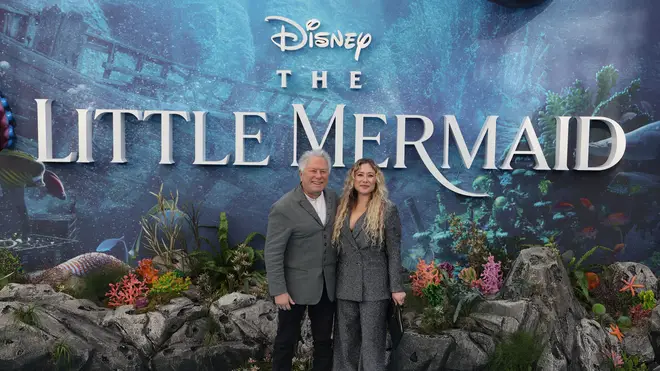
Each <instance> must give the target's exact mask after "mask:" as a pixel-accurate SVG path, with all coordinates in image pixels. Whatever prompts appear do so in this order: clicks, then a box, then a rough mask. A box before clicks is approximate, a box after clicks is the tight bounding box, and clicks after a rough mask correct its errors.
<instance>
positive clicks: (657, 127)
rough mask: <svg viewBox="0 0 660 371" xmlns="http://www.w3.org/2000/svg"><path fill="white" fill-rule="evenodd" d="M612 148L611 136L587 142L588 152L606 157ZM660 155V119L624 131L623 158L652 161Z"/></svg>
mask: <svg viewBox="0 0 660 371" xmlns="http://www.w3.org/2000/svg"><path fill="white" fill-rule="evenodd" d="M611 148H612V138H607V139H603V140H600V141H598V142H593V143H589V153H590V154H591V155H594V156H598V157H607V156H609V155H610V150H611ZM658 157H660V121H656V122H653V123H650V124H648V125H645V126H642V127H641V128H639V129H635V130H633V131H631V132H628V133H626V152H625V154H624V155H623V159H624V160H633V161H653V160H657V159H658Z"/></svg>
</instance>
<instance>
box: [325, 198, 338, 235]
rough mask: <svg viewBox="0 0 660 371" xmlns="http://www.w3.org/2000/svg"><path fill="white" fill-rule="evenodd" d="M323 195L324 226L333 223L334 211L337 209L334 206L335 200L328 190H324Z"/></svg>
mask: <svg viewBox="0 0 660 371" xmlns="http://www.w3.org/2000/svg"><path fill="white" fill-rule="evenodd" d="M323 197H324V198H325V227H330V226H332V225H333V224H334V223H332V222H333V221H334V218H335V213H336V212H337V209H336V207H335V200H334V198H333V197H332V196H331V195H330V192H327V191H324V192H323Z"/></svg>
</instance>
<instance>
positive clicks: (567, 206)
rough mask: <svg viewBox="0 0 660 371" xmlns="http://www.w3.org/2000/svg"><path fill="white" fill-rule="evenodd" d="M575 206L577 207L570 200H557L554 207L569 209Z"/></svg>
mask: <svg viewBox="0 0 660 371" xmlns="http://www.w3.org/2000/svg"><path fill="white" fill-rule="evenodd" d="M573 208H575V206H573V204H572V203H569V202H557V203H556V204H555V206H553V209H554V210H556V211H567V210H572V209H573Z"/></svg>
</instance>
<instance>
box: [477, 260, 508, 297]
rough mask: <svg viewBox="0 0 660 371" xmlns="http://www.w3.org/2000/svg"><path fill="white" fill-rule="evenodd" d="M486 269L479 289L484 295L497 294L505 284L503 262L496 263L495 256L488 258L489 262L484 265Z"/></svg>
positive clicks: (480, 280) (482, 274) (482, 273)
mask: <svg viewBox="0 0 660 371" xmlns="http://www.w3.org/2000/svg"><path fill="white" fill-rule="evenodd" d="M482 266H483V267H484V270H483V272H481V278H480V279H479V288H480V289H481V292H483V293H484V294H497V293H498V292H499V291H500V288H502V284H503V283H504V275H503V273H502V262H497V263H495V257H494V256H493V255H490V256H488V262H486V264H483V265H482Z"/></svg>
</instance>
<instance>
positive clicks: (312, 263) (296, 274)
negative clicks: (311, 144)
mask: <svg viewBox="0 0 660 371" xmlns="http://www.w3.org/2000/svg"><path fill="white" fill-rule="evenodd" d="M298 167H299V175H300V184H299V185H298V186H297V187H296V188H295V189H294V190H292V191H290V192H288V193H287V194H285V195H284V196H282V198H280V199H279V200H278V201H277V202H275V203H274V204H273V206H272V208H271V210H270V214H269V215H268V230H267V232H266V246H265V259H266V277H267V279H268V289H269V292H270V295H271V296H273V297H274V298H275V305H276V306H277V307H278V309H279V310H278V326H277V336H276V337H275V344H274V351H273V357H272V358H273V371H289V370H291V363H292V359H293V356H294V351H295V348H296V345H297V343H298V338H299V335H300V327H301V325H302V319H303V315H304V314H305V309H307V310H308V314H309V319H310V322H311V327H312V337H313V339H314V365H313V370H314V371H326V370H328V371H329V370H331V369H332V339H331V334H332V328H333V319H334V313H335V269H336V268H335V264H336V262H337V258H336V254H335V251H334V249H333V248H332V246H331V239H332V229H333V225H334V218H335V211H336V209H337V194H336V193H335V192H333V191H332V190H329V189H327V190H326V189H325V187H326V185H327V184H328V176H329V175H330V156H329V155H328V154H327V153H326V152H325V151H323V150H320V149H319V150H313V151H308V152H305V153H304V154H303V155H302V156H301V158H300V160H299V161H298Z"/></svg>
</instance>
